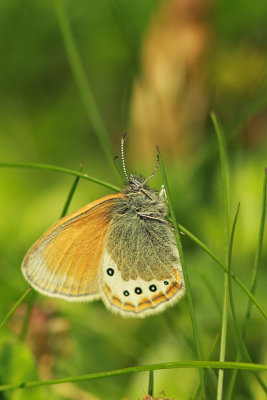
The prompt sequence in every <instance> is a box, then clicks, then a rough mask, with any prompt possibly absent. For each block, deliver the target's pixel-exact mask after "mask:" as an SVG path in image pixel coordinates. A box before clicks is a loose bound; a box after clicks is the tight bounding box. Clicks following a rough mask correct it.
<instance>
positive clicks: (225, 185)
mask: <svg viewBox="0 0 267 400" xmlns="http://www.w3.org/2000/svg"><path fill="white" fill-rule="evenodd" d="M211 119H212V122H213V126H214V128H215V132H216V135H217V140H218V147H219V154H220V164H221V186H222V197H223V203H224V259H225V264H226V265H227V263H228V260H229V237H230V222H229V210H230V201H229V182H228V181H229V178H228V176H229V173H228V162H227V154H226V145H225V139H224V134H223V131H222V128H221V126H220V124H219V122H218V120H217V118H216V116H215V114H214V113H212V114H211ZM228 296H229V289H228V274H227V273H225V276H224V296H223V311H222V328H221V346H220V358H219V359H220V361H221V362H223V361H224V360H225V352H226V337H227V321H228V301H229V298H228ZM223 381H224V371H223V370H222V369H220V370H219V375H218V387H217V400H222V398H223Z"/></svg>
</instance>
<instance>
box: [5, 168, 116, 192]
mask: <svg viewBox="0 0 267 400" xmlns="http://www.w3.org/2000/svg"><path fill="white" fill-rule="evenodd" d="M0 167H4V168H31V169H42V170H49V171H54V172H62V173H64V174H68V175H73V176H79V177H80V178H82V179H86V180H88V181H91V182H94V183H97V184H98V185H101V186H105V187H107V188H108V189H112V190H114V191H115V192H119V191H120V188H118V186H115V185H112V184H110V183H108V182H105V181H102V180H101V179H97V178H94V177H92V176H89V175H88V174H83V173H82V172H78V171H73V170H71V169H68V168H63V167H57V166H56V165H47V164H39V163H8V162H0Z"/></svg>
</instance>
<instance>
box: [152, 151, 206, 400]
mask: <svg viewBox="0 0 267 400" xmlns="http://www.w3.org/2000/svg"><path fill="white" fill-rule="evenodd" d="M158 155H159V163H160V170H161V174H162V179H163V183H164V187H165V190H166V194H167V198H168V204H169V210H170V214H171V219H172V223H173V226H174V232H175V236H176V241H177V246H178V251H179V256H180V261H181V265H182V269H183V275H184V280H185V287H186V294H187V300H188V304H189V310H190V316H191V323H192V329H193V336H194V342H195V353H196V358H197V360H201V359H202V356H201V350H200V342H199V336H198V329H197V322H196V316H195V310H194V305H193V299H192V294H191V291H190V283H189V278H188V273H187V268H186V263H185V259H184V254H183V248H182V243H181V238H180V232H179V228H178V224H177V222H176V218H175V214H174V209H173V206H172V202H171V197H170V191H169V186H168V182H167V177H166V174H165V169H164V165H163V162H162V158H161V155H160V152H159V149H158ZM199 373H200V382H201V394H202V397H203V398H204V399H206V393H205V385H204V376H203V371H202V370H201V369H200V370H199Z"/></svg>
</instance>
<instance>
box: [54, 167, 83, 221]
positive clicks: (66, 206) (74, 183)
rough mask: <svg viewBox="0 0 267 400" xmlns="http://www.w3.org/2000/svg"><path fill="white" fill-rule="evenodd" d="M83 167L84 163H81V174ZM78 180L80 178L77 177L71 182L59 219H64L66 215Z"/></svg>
mask: <svg viewBox="0 0 267 400" xmlns="http://www.w3.org/2000/svg"><path fill="white" fill-rule="evenodd" d="M83 166H84V163H81V165H80V169H79V172H82V170H83ZM79 180H80V176H77V177H76V178H75V180H74V182H73V184H72V186H71V188H70V191H69V194H68V197H67V199H66V202H65V205H64V207H63V210H62V213H61V215H60V218H63V217H65V215H66V214H67V212H68V209H69V206H70V202H71V200H72V198H73V195H74V193H75V190H76V188H77V185H78V183H79Z"/></svg>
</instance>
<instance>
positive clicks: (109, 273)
mask: <svg viewBox="0 0 267 400" xmlns="http://www.w3.org/2000/svg"><path fill="white" fill-rule="evenodd" d="M107 274H108V275H109V276H112V275H114V269H112V268H108V269H107Z"/></svg>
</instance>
